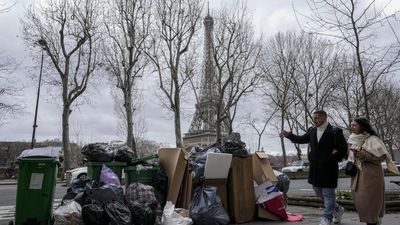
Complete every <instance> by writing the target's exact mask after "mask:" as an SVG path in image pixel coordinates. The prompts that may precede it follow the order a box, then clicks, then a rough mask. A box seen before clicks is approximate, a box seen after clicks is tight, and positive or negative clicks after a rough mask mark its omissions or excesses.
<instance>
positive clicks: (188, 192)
mask: <svg viewBox="0 0 400 225" xmlns="http://www.w3.org/2000/svg"><path fill="white" fill-rule="evenodd" d="M192 191H193V177H192V175H191V173H190V169H189V164H187V166H186V168H185V173H184V175H183V180H182V186H181V191H180V193H179V197H178V202H177V207H178V208H183V209H189V204H190V201H191V200H192Z"/></svg>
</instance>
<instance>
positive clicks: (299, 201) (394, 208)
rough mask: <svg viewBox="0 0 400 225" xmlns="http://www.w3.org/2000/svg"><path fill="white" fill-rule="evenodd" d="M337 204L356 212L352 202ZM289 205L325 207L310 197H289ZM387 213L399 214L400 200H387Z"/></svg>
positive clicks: (320, 201)
mask: <svg viewBox="0 0 400 225" xmlns="http://www.w3.org/2000/svg"><path fill="white" fill-rule="evenodd" d="M336 201H337V203H339V204H340V205H341V206H343V207H344V208H345V209H347V210H350V211H356V209H355V207H354V204H353V201H352V200H344V199H337V200H336ZM288 205H296V206H307V207H314V208H321V207H324V204H323V202H322V200H321V199H319V198H317V197H315V196H308V197H288ZM385 210H386V212H399V211H400V200H385Z"/></svg>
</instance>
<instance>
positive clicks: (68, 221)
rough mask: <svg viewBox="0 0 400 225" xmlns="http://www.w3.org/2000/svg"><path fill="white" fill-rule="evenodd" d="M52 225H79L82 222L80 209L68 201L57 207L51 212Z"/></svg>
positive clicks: (77, 204) (74, 203) (75, 203)
mask: <svg viewBox="0 0 400 225" xmlns="http://www.w3.org/2000/svg"><path fill="white" fill-rule="evenodd" d="M53 217H54V225H80V224H83V221H82V207H81V205H79V203H77V202H75V201H70V202H68V203H67V204H65V205H62V206H60V207H58V208H57V209H56V210H54V212H53Z"/></svg>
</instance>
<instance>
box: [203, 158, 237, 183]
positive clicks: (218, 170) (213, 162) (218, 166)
mask: <svg viewBox="0 0 400 225" xmlns="http://www.w3.org/2000/svg"><path fill="white" fill-rule="evenodd" d="M231 162H232V154H226V153H215V152H210V153H208V155H207V160H206V165H205V168H204V177H205V178H206V179H227V178H228V174H229V168H230V167H231Z"/></svg>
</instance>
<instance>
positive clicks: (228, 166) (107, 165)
mask: <svg viewBox="0 0 400 225" xmlns="http://www.w3.org/2000/svg"><path fill="white" fill-rule="evenodd" d="M82 154H84V155H85V156H86V157H87V158H88V159H89V162H88V176H87V177H88V179H86V180H84V179H79V178H78V179H75V180H74V181H73V182H72V185H71V187H70V188H69V189H68V190H67V193H66V194H65V196H64V197H63V199H62V202H61V204H60V206H59V207H58V208H56V209H55V210H54V212H53V218H54V224H55V225H67V224H68V225H75V224H76V225H78V224H79V225H80V224H90V225H92V224H94V225H108V224H111V225H114V224H115V225H117V224H118V225H125V224H126V225H131V224H132V225H133V224H134V225H153V224H157V225H158V224H164V225H172V224H174V225H180V224H182V225H190V224H197V225H213V224H216V225H226V224H230V223H245V222H249V221H252V220H255V219H256V217H258V218H262V219H268V220H286V219H288V215H287V213H286V212H285V196H286V195H285V194H284V193H282V192H281V191H280V190H279V189H278V188H280V189H284V190H282V191H285V192H287V191H288V187H289V179H286V178H287V177H283V176H285V175H284V174H283V175H282V174H280V175H279V176H281V177H282V178H283V179H279V182H281V183H279V185H277V184H278V178H277V176H276V175H275V173H274V171H273V170H272V168H271V165H270V163H269V160H268V156H267V154H266V153H265V152H256V153H254V154H249V152H248V151H247V150H246V148H245V143H243V142H240V141H227V142H225V143H224V145H221V143H219V142H217V143H215V144H213V145H211V146H209V147H207V148H204V149H202V148H200V147H193V148H192V149H191V150H190V151H185V150H183V149H180V148H162V149H160V150H159V152H158V154H157V155H152V156H147V157H144V158H140V159H138V158H136V156H135V154H134V153H133V151H132V150H131V149H129V147H127V146H123V147H116V148H115V147H114V148H110V147H109V146H107V145H104V144H97V143H96V144H89V145H87V146H84V147H83V148H82ZM149 161H152V162H151V163H149ZM122 171H125V179H124V181H125V187H124V186H123V185H122V184H123V181H121V178H122ZM255 215H257V216H256V217H255Z"/></svg>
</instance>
